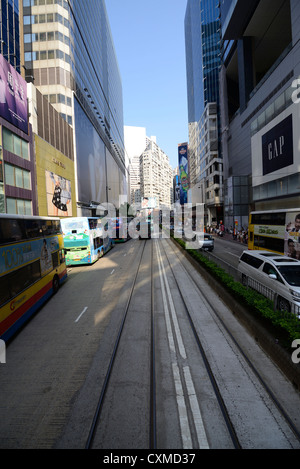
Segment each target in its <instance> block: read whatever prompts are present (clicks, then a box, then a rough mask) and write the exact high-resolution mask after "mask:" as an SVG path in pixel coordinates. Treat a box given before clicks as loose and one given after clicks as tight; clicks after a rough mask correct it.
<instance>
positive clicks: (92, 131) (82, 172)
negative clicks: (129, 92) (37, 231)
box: [23, 0, 127, 215]
mask: <svg viewBox="0 0 300 469" xmlns="http://www.w3.org/2000/svg"><path fill="white" fill-rule="evenodd" d="M23 17H24V21H23V23H24V48H25V51H24V58H25V67H26V80H27V81H28V82H32V81H33V82H34V85H35V86H36V87H37V88H38V89H39V91H40V92H41V93H42V95H44V96H46V97H47V99H48V100H49V102H50V103H51V104H52V105H53V106H54V108H55V109H56V110H57V111H58V112H59V113H60V115H61V116H62V117H63V118H64V119H65V120H66V121H67V122H68V124H69V125H71V126H73V128H74V143H75V146H74V148H75V152H74V158H75V173H76V174H75V176H76V177H75V181H76V198H77V213H78V215H84V214H87V215H90V214H91V213H94V212H95V209H96V207H97V206H98V204H101V203H103V202H107V201H108V202H110V203H113V204H114V205H115V206H117V207H118V206H119V196H120V195H123V196H124V194H126V193H127V187H126V166H125V154H124V134H123V98H122V84H121V77H120V73H119V68H118V63H117V58H116V55H115V50H114V45H113V39H112V36H111V31H110V26H109V20H108V17H107V12H106V7H105V2H104V0H85V1H84V2H82V1H76V0H47V1H45V0H23Z"/></svg>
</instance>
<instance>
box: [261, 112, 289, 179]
mask: <svg viewBox="0 0 300 469" xmlns="http://www.w3.org/2000/svg"><path fill="white" fill-rule="evenodd" d="M262 156H263V175H265V174H269V173H273V172H274V171H277V170H278V169H282V168H285V167H286V166H290V165H292V164H293V162H294V155H293V119H292V115H290V116H288V117H286V118H285V119H284V120H283V121H282V122H280V123H279V124H277V125H276V126H275V127H273V128H272V129H271V130H269V132H267V133H265V134H264V135H263V136H262Z"/></svg>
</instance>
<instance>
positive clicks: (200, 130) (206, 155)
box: [185, 0, 223, 224]
mask: <svg viewBox="0 0 300 469" xmlns="http://www.w3.org/2000/svg"><path fill="white" fill-rule="evenodd" d="M185 45H186V76H187V100H188V119H189V175H190V187H191V194H190V200H189V202H191V203H193V204H195V203H204V204H205V212H204V215H205V223H206V224H212V223H217V222H220V221H221V220H222V218H223V217H222V204H223V189H222V181H223V179H222V177H223V176H222V174H223V163H222V158H221V152H220V145H219V135H220V133H219V128H220V125H219V122H220V119H219V67H220V23H219V2H218V0H188V3H187V8H186V15H185Z"/></svg>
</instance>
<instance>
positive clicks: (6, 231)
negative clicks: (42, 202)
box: [0, 218, 61, 244]
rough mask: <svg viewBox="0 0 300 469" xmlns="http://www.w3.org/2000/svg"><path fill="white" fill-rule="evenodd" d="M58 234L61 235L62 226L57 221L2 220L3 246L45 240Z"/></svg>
mask: <svg viewBox="0 0 300 469" xmlns="http://www.w3.org/2000/svg"><path fill="white" fill-rule="evenodd" d="M57 234H61V224H60V221H59V220H57V219H52V220H46V219H42V218H40V219H37V218H28V219H18V220H16V219H14V218H12V219H11V218H1V219H0V240H1V244H7V243H15V242H18V241H24V240H28V239H34V238H44V237H45V236H51V235H57Z"/></svg>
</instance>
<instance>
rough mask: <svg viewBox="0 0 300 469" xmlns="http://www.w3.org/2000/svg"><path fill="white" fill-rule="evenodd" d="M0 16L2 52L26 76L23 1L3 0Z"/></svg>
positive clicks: (0, 48) (0, 44) (0, 6)
mask: <svg viewBox="0 0 300 469" xmlns="http://www.w3.org/2000/svg"><path fill="white" fill-rule="evenodd" d="M0 18H1V23H0V39H1V42H0V53H1V54H2V55H3V57H4V58H5V60H6V61H7V62H8V63H9V64H10V65H12V67H14V69H15V70H16V71H17V72H18V73H19V74H20V75H22V76H23V77H24V76H25V70H24V67H23V65H24V57H23V53H24V49H23V36H22V34H23V17H22V3H21V2H19V0H2V1H1V3H0Z"/></svg>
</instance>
